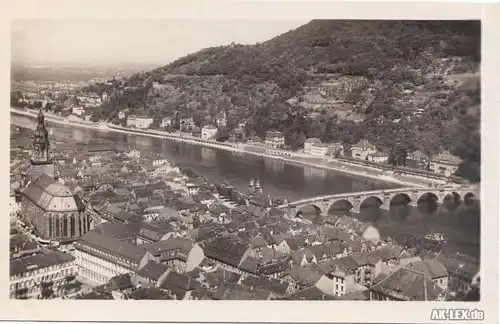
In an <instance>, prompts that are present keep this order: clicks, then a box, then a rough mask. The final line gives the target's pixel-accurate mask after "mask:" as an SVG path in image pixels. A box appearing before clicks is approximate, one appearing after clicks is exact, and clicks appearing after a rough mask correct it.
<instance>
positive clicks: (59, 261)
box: [10, 251, 76, 299]
mask: <svg viewBox="0 0 500 324" xmlns="http://www.w3.org/2000/svg"><path fill="white" fill-rule="evenodd" d="M75 274H76V269H75V258H74V257H72V256H71V255H69V254H66V253H63V252H60V251H51V252H48V253H45V254H38V255H34V256H29V257H24V258H20V259H14V260H11V261H10V298H16V299H26V298H37V299H40V298H50V297H57V296H59V295H60V293H61V291H62V286H63V285H64V284H65V283H66V282H67V278H68V277H71V276H74V275H75Z"/></svg>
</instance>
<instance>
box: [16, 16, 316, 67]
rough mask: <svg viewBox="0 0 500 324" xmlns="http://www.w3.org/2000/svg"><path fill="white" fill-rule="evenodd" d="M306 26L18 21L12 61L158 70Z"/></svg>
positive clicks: (294, 22) (280, 23)
mask: <svg viewBox="0 0 500 324" xmlns="http://www.w3.org/2000/svg"><path fill="white" fill-rule="evenodd" d="M307 22H308V21H297V20H262V21H261V20H246V21H236V20H126V19H71V20H70V19H30V20H20V19H18V20H14V21H13V22H12V26H11V45H12V47H11V55H12V56H11V62H12V64H14V65H16V64H19V65H21V64H22V65H89V66H105V65H138V66H142V65H149V66H155V65H157V66H159V65H165V64H168V63H170V62H172V61H174V60H176V59H178V58H179V57H182V56H185V55H187V54H190V53H193V52H196V51H199V50H201V49H203V48H207V47H213V46H223V45H229V44H231V43H232V42H234V43H237V44H245V45H247V44H248V45H250V44H255V43H259V42H264V41H267V40H269V39H271V38H273V37H275V36H278V35H280V34H283V33H285V32H287V31H289V30H292V29H295V28H297V27H299V26H301V25H303V24H305V23H307Z"/></svg>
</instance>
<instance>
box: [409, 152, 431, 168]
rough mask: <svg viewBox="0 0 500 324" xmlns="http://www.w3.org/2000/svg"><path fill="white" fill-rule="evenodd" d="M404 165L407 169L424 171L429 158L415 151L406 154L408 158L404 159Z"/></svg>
mask: <svg viewBox="0 0 500 324" xmlns="http://www.w3.org/2000/svg"><path fill="white" fill-rule="evenodd" d="M406 164H407V166H409V167H413V168H422V169H425V168H427V165H428V164H429V157H428V156H427V155H426V154H424V153H422V151H418V150H417V151H415V152H412V153H410V154H408V157H407V158H406Z"/></svg>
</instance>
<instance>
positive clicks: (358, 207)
mask: <svg viewBox="0 0 500 324" xmlns="http://www.w3.org/2000/svg"><path fill="white" fill-rule="evenodd" d="M360 212H361V204H359V203H358V204H353V206H352V208H351V213H355V214H359V213H360Z"/></svg>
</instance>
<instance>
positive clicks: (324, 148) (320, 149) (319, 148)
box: [310, 143, 330, 157]
mask: <svg viewBox="0 0 500 324" xmlns="http://www.w3.org/2000/svg"><path fill="white" fill-rule="evenodd" d="M328 152H330V145H329V144H327V143H317V144H315V145H313V146H312V147H311V152H310V154H311V155H314V156H317V157H325V156H327V155H328Z"/></svg>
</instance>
